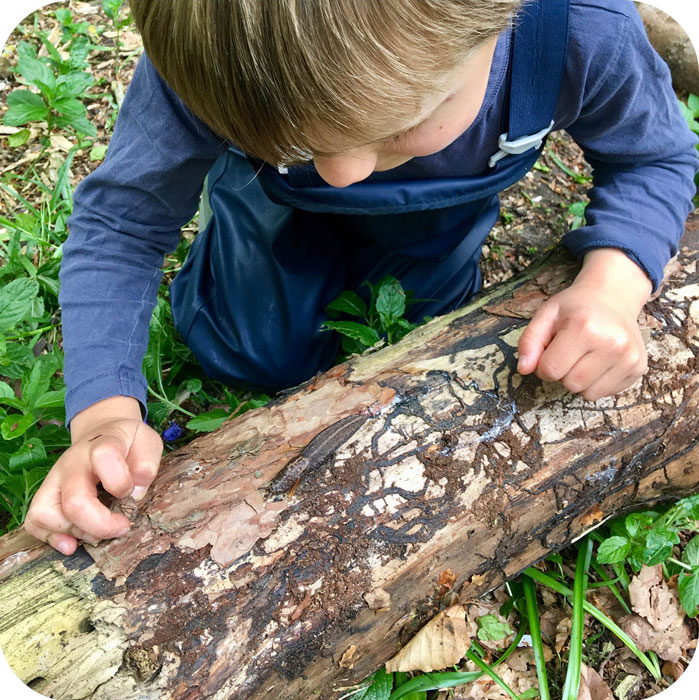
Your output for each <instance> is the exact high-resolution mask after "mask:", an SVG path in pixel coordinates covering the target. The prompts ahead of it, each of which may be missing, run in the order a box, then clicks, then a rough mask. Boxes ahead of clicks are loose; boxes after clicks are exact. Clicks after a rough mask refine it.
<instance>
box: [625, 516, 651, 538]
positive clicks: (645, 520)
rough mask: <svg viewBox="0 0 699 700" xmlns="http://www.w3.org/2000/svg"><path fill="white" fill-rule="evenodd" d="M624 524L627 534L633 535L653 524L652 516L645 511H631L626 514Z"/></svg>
mask: <svg viewBox="0 0 699 700" xmlns="http://www.w3.org/2000/svg"><path fill="white" fill-rule="evenodd" d="M624 525H625V526H626V531H627V532H628V533H629V535H631V537H635V536H636V535H637V534H638V533H639V532H640V531H641V530H647V529H648V528H650V527H652V526H653V518H651V517H650V516H649V515H648V514H647V513H631V515H627V516H626V520H625V521H624Z"/></svg>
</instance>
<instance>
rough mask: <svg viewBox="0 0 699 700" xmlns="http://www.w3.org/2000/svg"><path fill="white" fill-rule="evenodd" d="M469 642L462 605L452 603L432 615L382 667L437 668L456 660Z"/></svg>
mask: <svg viewBox="0 0 699 700" xmlns="http://www.w3.org/2000/svg"><path fill="white" fill-rule="evenodd" d="M470 644H471V639H470V638H469V636H468V633H467V632H466V613H465V611H464V609H463V606H461V605H453V606H452V607H451V608H447V609H446V610H442V612H440V613H439V614H438V615H436V616H435V617H434V618H432V619H431V620H430V621H429V622H428V623H427V624H426V625H425V626H424V627H423V628H422V629H421V630H420V631H419V632H418V633H417V634H416V635H415V636H414V637H413V638H412V639H411V640H410V641H409V642H408V643H407V644H406V645H405V646H404V647H403V648H402V649H401V650H400V651H399V652H398V653H397V654H396V655H395V656H394V657H393V658H392V659H391V660H390V661H388V662H387V663H386V671H387V673H391V672H393V671H438V670H440V669H443V668H446V667H447V666H453V665H454V664H456V663H458V662H459V661H460V660H461V659H462V658H463V656H464V654H465V653H466V651H467V649H468V647H469V646H470Z"/></svg>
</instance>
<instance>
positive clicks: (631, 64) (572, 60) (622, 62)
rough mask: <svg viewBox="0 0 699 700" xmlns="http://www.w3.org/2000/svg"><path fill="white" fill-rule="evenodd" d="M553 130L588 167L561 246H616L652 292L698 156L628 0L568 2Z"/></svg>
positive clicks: (666, 75)
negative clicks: (580, 222) (582, 195)
mask: <svg viewBox="0 0 699 700" xmlns="http://www.w3.org/2000/svg"><path fill="white" fill-rule="evenodd" d="M576 83H577V87H576ZM580 83H582V85H580ZM556 128H565V129H566V130H567V131H568V133H569V134H570V135H571V136H572V137H573V139H574V140H575V141H576V142H577V143H578V144H579V145H580V146H581V148H582V149H583V151H584V154H585V157H586V159H587V161H588V162H589V163H590V165H591V166H592V170H593V188H592V189H591V190H590V193H589V194H590V203H589V205H588V206H587V209H586V211H585V218H586V225H585V226H583V227H581V228H578V229H575V230H573V231H571V232H570V233H568V234H567V235H566V236H564V238H563V243H564V244H565V245H566V246H567V247H568V248H569V249H570V250H571V251H572V252H573V253H574V254H575V255H576V256H578V257H582V256H583V255H584V254H585V253H586V252H588V251H589V250H592V249H594V248H602V247H614V248H620V249H621V250H623V251H624V252H625V253H626V254H627V255H628V256H629V257H630V258H631V259H632V260H634V261H635V262H636V263H637V264H638V265H639V266H640V267H641V268H642V269H643V270H644V271H645V272H646V274H647V275H648V277H649V278H650V280H651V282H652V283H653V289H654V291H655V290H656V289H657V288H658V286H659V285H660V283H661V281H662V278H663V268H664V266H665V265H666V263H667V262H668V260H669V259H670V258H671V257H672V256H673V255H675V253H676V252H677V247H678V242H679V239H680V238H681V236H682V234H683V232H684V224H685V221H686V219H687V216H688V215H689V213H690V212H691V210H692V208H693V205H692V197H693V196H694V194H695V192H696V188H695V185H694V175H695V173H696V172H697V170H699V157H698V155H697V150H696V148H695V145H696V143H697V138H696V136H695V135H694V134H693V133H692V132H691V130H690V129H689V127H688V125H687V123H686V121H685V119H684V117H683V115H682V113H681V111H680V109H679V105H678V102H677V98H676V96H675V94H674V91H673V88H672V80H671V76H670V71H669V69H668V67H667V65H666V64H665V62H664V61H663V60H662V59H661V58H660V57H659V56H658V54H657V53H656V52H655V50H654V49H653V48H652V46H651V45H650V43H649V42H648V39H647V37H646V34H645V29H644V27H643V23H642V21H641V19H640V17H639V15H638V13H637V11H636V9H635V7H634V5H633V3H631V2H622V1H621V0H594V1H593V0H586V1H584V2H583V1H578V2H573V3H572V4H571V31H570V43H569V59H568V66H567V69H566V77H565V78H564V87H563V88H562V91H561V98H560V99H559V107H558V109H557V118H556Z"/></svg>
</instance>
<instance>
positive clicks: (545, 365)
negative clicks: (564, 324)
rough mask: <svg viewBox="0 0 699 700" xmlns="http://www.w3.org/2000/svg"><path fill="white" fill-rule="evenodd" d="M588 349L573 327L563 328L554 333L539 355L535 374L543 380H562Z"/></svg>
mask: <svg viewBox="0 0 699 700" xmlns="http://www.w3.org/2000/svg"><path fill="white" fill-rule="evenodd" d="M589 349H590V348H589V346H588V344H586V343H583V342H582V341H581V338H580V334H579V333H577V332H576V331H575V329H573V328H572V327H568V328H563V329H562V330H560V331H559V332H558V333H556V335H555V336H554V338H553V340H552V341H551V342H550V343H549V344H548V346H547V347H546V349H545V350H544V351H543V353H542V354H541V356H540V357H539V362H538V363H537V365H536V376H537V377H539V379H541V380H543V381H545V382H557V381H560V380H562V379H563V378H564V377H565V376H567V374H568V373H569V372H570V371H571V369H572V368H573V367H574V366H575V365H576V364H577V363H578V362H579V361H580V360H581V359H582V358H583V357H585V356H586V355H587V354H588V350H589Z"/></svg>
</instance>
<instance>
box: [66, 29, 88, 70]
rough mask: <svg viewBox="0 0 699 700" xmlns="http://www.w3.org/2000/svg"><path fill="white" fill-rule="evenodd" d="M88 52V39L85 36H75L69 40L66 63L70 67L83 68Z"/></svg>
mask: <svg viewBox="0 0 699 700" xmlns="http://www.w3.org/2000/svg"><path fill="white" fill-rule="evenodd" d="M88 53H90V40H89V39H88V38H87V37H86V36H76V37H75V38H74V39H73V41H71V42H70V58H69V60H68V63H69V65H70V66H71V68H83V67H84V66H85V65H86V63H87V54H88Z"/></svg>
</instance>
